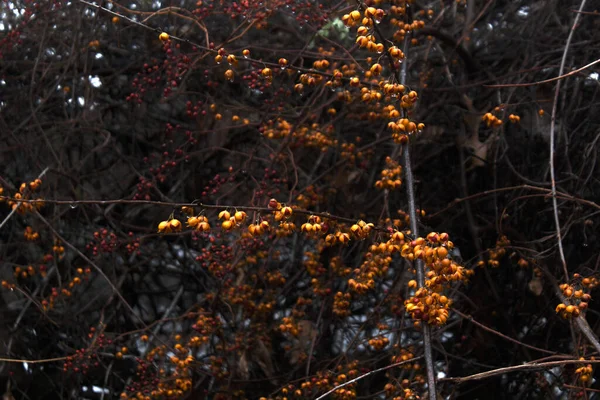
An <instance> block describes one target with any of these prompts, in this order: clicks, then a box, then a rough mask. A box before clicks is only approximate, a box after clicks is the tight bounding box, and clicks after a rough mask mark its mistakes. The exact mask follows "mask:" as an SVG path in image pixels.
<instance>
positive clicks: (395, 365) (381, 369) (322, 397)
mask: <svg viewBox="0 0 600 400" xmlns="http://www.w3.org/2000/svg"><path fill="white" fill-rule="evenodd" d="M421 358H423V356H419V357H415V358H411V359H410V360H405V361H400V362H398V363H395V364H391V365H386V366H385V367H382V368H379V369H376V370H373V371H371V372H367V373H366V374H363V375H360V376H357V377H356V378H354V379H350V380H349V381H348V382H344V383H342V384H341V385H339V386H336V387H334V388H333V389H331V390H330V391H328V392H327V393H325V394H322V395H321V396H319V397H317V398H316V399H315V400H321V399H324V398H325V397H327V396H329V395H330V394H331V393H333V392H335V391H336V390H338V389H341V388H343V387H344V386H347V385H350V384H352V383H354V382H356V381H359V380H361V379H363V378H366V377H367V376H369V375H373V374H376V373H378V372H381V371H385V370H388V369H390V368H394V367H399V366H400V365H403V364H408V363H411V362H413V361H417V360H420V359H421ZM599 362H600V361H599Z"/></svg>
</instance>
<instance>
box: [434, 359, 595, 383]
mask: <svg viewBox="0 0 600 400" xmlns="http://www.w3.org/2000/svg"><path fill="white" fill-rule="evenodd" d="M566 364H600V360H560V361H549V362H543V363H537V362H533V363H526V364H523V365H513V366H512V367H504V368H498V369H493V370H491V371H485V372H480V373H478V374H473V375H469V376H462V377H456V378H441V379H440V381H445V382H455V383H462V382H466V381H474V380H479V379H485V378H490V377H492V376H496V375H504V374H507V373H509V372H517V371H523V370H532V369H546V368H553V367H560V366H564V365H566Z"/></svg>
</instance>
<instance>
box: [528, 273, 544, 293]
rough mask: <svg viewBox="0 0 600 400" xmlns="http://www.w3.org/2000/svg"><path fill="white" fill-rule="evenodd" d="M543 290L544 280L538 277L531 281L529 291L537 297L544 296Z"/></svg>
mask: <svg viewBox="0 0 600 400" xmlns="http://www.w3.org/2000/svg"><path fill="white" fill-rule="evenodd" d="M543 288H544V285H543V284H542V280H541V279H540V278H537V277H536V278H533V279H532V280H530V281H529V290H530V291H531V293H533V294H535V295H536V296H539V295H540V294H542V290H543Z"/></svg>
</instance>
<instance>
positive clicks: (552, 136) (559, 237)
mask: <svg viewBox="0 0 600 400" xmlns="http://www.w3.org/2000/svg"><path fill="white" fill-rule="evenodd" d="M585 2H586V0H581V5H580V6H579V11H582V10H583V7H584V6H585ZM580 16H581V14H579V13H578V14H577V15H576V16H575V21H573V25H572V26H571V31H570V32H569V37H568V38H567V43H566V44H565V50H564V51H563V55H562V60H561V61H560V68H559V69H558V76H561V75H562V74H563V71H564V70H565V62H566V60H567V53H568V52H569V45H570V44H571V39H572V38H573V33H575V28H576V27H577V23H579V17H580ZM560 84H561V81H560V80H559V81H558V82H556V88H555V89H554V102H553V103H552V118H551V119H550V181H551V183H552V187H551V189H552V208H553V210H554V222H555V224H556V236H557V241H558V252H559V254H560V261H561V262H562V267H563V272H564V273H565V281H566V282H568V281H569V272H568V270H567V260H566V259H565V251H564V249H563V244H562V234H561V233H560V220H559V218H558V201H557V200H556V173H555V171H554V147H555V145H554V142H555V134H554V128H555V125H556V109H557V106H558V93H559V92H560Z"/></svg>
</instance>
